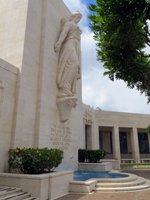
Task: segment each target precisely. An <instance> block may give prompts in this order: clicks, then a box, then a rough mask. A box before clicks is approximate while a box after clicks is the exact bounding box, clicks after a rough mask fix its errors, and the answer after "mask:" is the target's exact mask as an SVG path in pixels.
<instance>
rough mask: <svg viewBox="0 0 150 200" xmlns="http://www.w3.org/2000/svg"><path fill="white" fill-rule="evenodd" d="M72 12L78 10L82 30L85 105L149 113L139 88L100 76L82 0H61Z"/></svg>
mask: <svg viewBox="0 0 150 200" xmlns="http://www.w3.org/2000/svg"><path fill="white" fill-rule="evenodd" d="M64 3H65V4H66V5H67V7H68V8H69V9H70V11H71V12H74V11H77V10H78V11H80V12H81V13H82V14H83V20H82V22H81V24H80V26H81V29H82V37H81V51H82V98H83V102H84V103H85V104H88V105H91V106H93V107H95V108H96V107H99V108H101V109H102V110H111V111H120V112H133V113H149V105H147V103H146V101H147V99H146V97H145V96H144V95H141V94H140V92H139V91H136V90H134V89H132V90H131V89H128V88H127V87H126V84H125V83H124V82H123V81H118V80H117V81H114V82H112V81H110V80H109V78H107V77H104V76H103V72H104V69H103V67H102V63H99V62H98V61H97V60H96V43H95V41H94V39H93V33H92V32H91V31H90V29H89V28H88V26H87V22H88V19H87V15H88V9H87V7H86V6H85V5H84V4H83V3H82V2H81V0H74V1H73V0H64Z"/></svg>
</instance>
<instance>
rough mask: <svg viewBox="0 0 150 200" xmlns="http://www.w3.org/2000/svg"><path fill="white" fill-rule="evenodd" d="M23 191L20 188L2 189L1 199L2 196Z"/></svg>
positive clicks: (0, 192)
mask: <svg viewBox="0 0 150 200" xmlns="http://www.w3.org/2000/svg"><path fill="white" fill-rule="evenodd" d="M18 192H21V189H20V188H9V189H5V190H3V191H0V200H1V198H3V197H5V196H6V195H7V196H8V195H13V194H14V193H18Z"/></svg>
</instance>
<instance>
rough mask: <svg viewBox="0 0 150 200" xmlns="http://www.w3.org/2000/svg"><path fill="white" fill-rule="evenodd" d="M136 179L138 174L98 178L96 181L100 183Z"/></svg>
mask: <svg viewBox="0 0 150 200" xmlns="http://www.w3.org/2000/svg"><path fill="white" fill-rule="evenodd" d="M137 179H138V176H136V175H133V174H132V175H131V174H130V175H129V177H125V178H100V179H98V182H100V183H122V182H133V181H136V180H137Z"/></svg>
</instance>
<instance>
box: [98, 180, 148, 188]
mask: <svg viewBox="0 0 150 200" xmlns="http://www.w3.org/2000/svg"><path fill="white" fill-rule="evenodd" d="M145 183H146V180H145V179H144V178H139V179H136V180H134V181H130V182H122V183H120V182H107V183H106V182H105V183H100V182H98V183H97V184H96V187H113V188H114V187H130V186H137V185H143V184H145Z"/></svg>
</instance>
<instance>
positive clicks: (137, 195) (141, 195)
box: [57, 189, 150, 200]
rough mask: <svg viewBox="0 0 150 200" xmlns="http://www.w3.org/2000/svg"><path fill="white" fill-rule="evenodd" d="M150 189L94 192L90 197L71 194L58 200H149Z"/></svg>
mask: <svg viewBox="0 0 150 200" xmlns="http://www.w3.org/2000/svg"><path fill="white" fill-rule="evenodd" d="M148 199H150V189H148V190H144V191H134V192H110V193H108V192H107V193H106V192H94V193H92V194H88V195H79V194H69V195H66V196H64V197H61V198H59V199H57V200H148Z"/></svg>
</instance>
